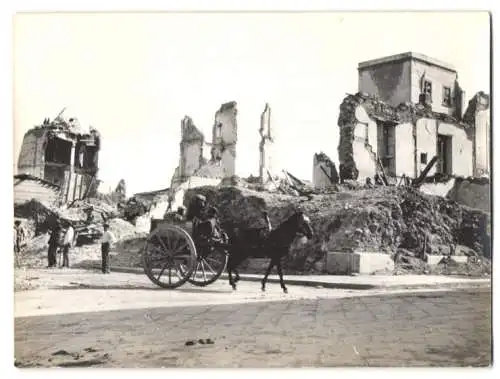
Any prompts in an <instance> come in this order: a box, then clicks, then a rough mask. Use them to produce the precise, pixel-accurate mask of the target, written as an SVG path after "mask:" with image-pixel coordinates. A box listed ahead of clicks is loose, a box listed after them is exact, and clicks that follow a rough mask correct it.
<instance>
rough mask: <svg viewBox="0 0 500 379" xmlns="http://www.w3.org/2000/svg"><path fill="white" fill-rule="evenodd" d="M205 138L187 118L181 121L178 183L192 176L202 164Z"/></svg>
mask: <svg viewBox="0 0 500 379" xmlns="http://www.w3.org/2000/svg"><path fill="white" fill-rule="evenodd" d="M204 140H205V137H204V135H203V133H202V132H201V131H199V130H198V128H197V127H196V126H195V125H194V123H193V120H192V119H191V118H190V117H189V116H185V117H184V118H183V119H182V121H181V143H180V148H181V154H180V161H179V178H178V180H179V181H181V182H182V181H184V180H186V179H187V178H189V177H190V176H191V175H193V174H194V173H195V172H196V170H198V169H199V168H200V167H201V165H202V164H203V143H204Z"/></svg>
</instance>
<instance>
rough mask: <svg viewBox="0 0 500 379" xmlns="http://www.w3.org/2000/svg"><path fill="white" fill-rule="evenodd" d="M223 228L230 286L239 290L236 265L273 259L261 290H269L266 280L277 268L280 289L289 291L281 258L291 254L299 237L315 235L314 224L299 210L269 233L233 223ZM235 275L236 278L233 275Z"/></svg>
mask: <svg viewBox="0 0 500 379" xmlns="http://www.w3.org/2000/svg"><path fill="white" fill-rule="evenodd" d="M222 228H223V229H224V230H225V231H226V232H227V234H228V236H229V246H230V247H229V259H228V263H227V271H228V275H229V284H230V285H231V286H232V287H233V289H236V283H237V282H238V280H239V274H238V271H237V266H238V265H239V264H240V263H241V262H243V261H244V260H245V259H247V258H271V261H270V263H269V267H268V268H267V271H266V274H265V275H264V278H263V279H262V291H265V290H266V281H267V277H268V276H269V273H270V272H271V270H272V269H273V267H274V266H276V268H277V271H278V275H279V278H280V285H281V288H282V289H283V291H284V292H285V293H287V292H288V290H287V288H286V286H285V282H284V281H283V271H282V268H281V260H282V258H283V257H284V256H285V255H287V254H288V252H289V250H290V246H291V244H292V242H293V240H294V239H295V237H297V236H298V235H304V236H306V237H307V238H308V239H311V238H312V236H313V230H312V227H311V221H310V219H309V217H307V216H306V215H305V214H304V213H303V212H301V211H297V212H295V213H294V214H293V215H292V216H290V217H289V218H288V219H287V220H286V221H285V222H283V223H282V224H281V225H280V226H278V227H277V228H276V229H274V230H272V231H270V232H267V231H266V230H265V229H248V228H240V227H237V226H236V225H234V224H233V223H231V222H225V223H223V224H222ZM233 272H234V273H235V274H236V278H235V279H233V275H232V273H233Z"/></svg>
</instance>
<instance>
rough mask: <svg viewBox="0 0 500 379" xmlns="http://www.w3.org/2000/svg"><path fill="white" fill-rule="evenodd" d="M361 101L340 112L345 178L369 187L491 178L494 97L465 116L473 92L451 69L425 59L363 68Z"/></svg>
mask: <svg viewBox="0 0 500 379" xmlns="http://www.w3.org/2000/svg"><path fill="white" fill-rule="evenodd" d="M358 72H359V87H358V91H359V92H358V93H357V94H355V95H348V96H347V97H346V98H344V100H343V102H342V104H341V105H340V114H339V119H338V125H339V128H340V140H339V147H338V153H339V163H340V167H339V171H340V175H341V176H343V177H344V178H346V179H355V180H365V178H367V177H373V176H374V175H375V174H377V173H379V172H380V171H381V170H382V167H383V171H384V172H385V174H386V175H387V176H388V177H393V178H394V177H401V176H403V175H405V176H406V177H410V178H416V177H418V176H419V175H420V174H421V173H422V171H423V170H424V169H425V168H426V166H427V165H428V164H429V162H431V160H432V159H433V158H434V157H436V159H435V162H436V164H435V165H433V166H432V167H431V168H430V169H429V170H428V173H427V174H429V175H432V174H435V173H442V174H446V175H455V176H463V177H469V176H477V175H484V174H488V173H489V154H490V151H489V134H490V111H489V96H487V95H485V94H483V93H479V94H477V95H476V96H474V98H473V100H471V102H470V103H469V109H468V110H467V111H466V112H465V113H464V110H465V102H464V99H465V92H464V91H463V90H462V89H461V88H460V85H459V83H458V74H457V72H456V70H455V69H454V68H453V67H452V66H451V65H449V64H447V63H444V62H440V61H437V60H436V59H433V58H430V57H427V56H425V55H422V54H417V53H404V54H398V55H395V56H390V57H385V58H381V59H375V60H371V61H366V62H361V63H360V64H359V66H358Z"/></svg>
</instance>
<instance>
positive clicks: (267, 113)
mask: <svg viewBox="0 0 500 379" xmlns="http://www.w3.org/2000/svg"><path fill="white" fill-rule="evenodd" d="M259 133H260V137H261V140H260V144H259V153H260V155H259V178H260V181H261V182H266V181H267V178H268V172H270V173H272V172H273V162H272V157H273V150H274V136H273V135H272V133H271V108H270V107H269V104H267V103H266V106H265V108H264V111H263V112H262V114H261V115H260V129H259Z"/></svg>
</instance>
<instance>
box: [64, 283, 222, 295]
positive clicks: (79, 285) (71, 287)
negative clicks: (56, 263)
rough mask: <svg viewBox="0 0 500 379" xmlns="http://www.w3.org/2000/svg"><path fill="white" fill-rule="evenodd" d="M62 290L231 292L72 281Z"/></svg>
mask: <svg viewBox="0 0 500 379" xmlns="http://www.w3.org/2000/svg"><path fill="white" fill-rule="evenodd" d="M57 289H60V290H75V289H91V290H149V291H176V292H184V293H231V292H232V290H231V289H229V288H228V289H218V290H214V289H209V288H206V287H205V288H203V287H191V288H182V287H180V288H175V289H167V288H161V287H153V286H149V285H140V284H132V285H131V284H109V285H106V284H84V283H70V285H63V286H60V287H57Z"/></svg>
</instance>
